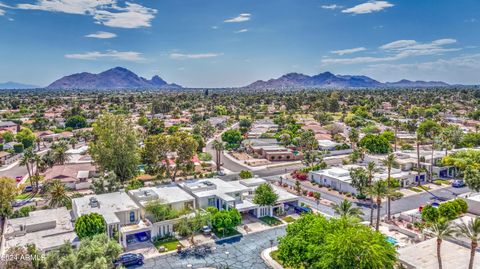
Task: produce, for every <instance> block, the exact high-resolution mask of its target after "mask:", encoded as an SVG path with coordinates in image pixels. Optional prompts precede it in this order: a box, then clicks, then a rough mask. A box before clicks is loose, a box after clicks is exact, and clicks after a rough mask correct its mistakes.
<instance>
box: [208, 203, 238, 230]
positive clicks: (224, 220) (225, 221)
mask: <svg viewBox="0 0 480 269" xmlns="http://www.w3.org/2000/svg"><path fill="white" fill-rule="evenodd" d="M211 221H212V226H213V229H215V230H216V231H218V232H221V233H223V235H225V233H227V234H228V233H229V232H230V231H232V230H233V229H235V227H237V226H238V225H240V223H241V222H242V216H241V215H240V213H239V212H238V210H237V209H235V208H231V209H228V210H219V211H218V212H217V213H215V214H214V215H212V219H211Z"/></svg>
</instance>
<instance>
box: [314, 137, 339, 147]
mask: <svg viewBox="0 0 480 269" xmlns="http://www.w3.org/2000/svg"><path fill="white" fill-rule="evenodd" d="M317 141H318V146H319V147H322V148H328V147H335V146H336V145H341V143H337V142H335V141H332V140H328V139H319V140H317Z"/></svg>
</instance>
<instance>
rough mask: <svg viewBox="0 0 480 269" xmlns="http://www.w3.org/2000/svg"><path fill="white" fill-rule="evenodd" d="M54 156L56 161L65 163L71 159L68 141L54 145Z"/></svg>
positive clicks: (61, 163)
mask: <svg viewBox="0 0 480 269" xmlns="http://www.w3.org/2000/svg"><path fill="white" fill-rule="evenodd" d="M52 149H53V156H54V158H55V163H58V164H60V165H64V164H65V163H66V162H67V161H68V160H69V159H70V154H68V153H67V151H68V144H67V142H66V141H60V142H58V143H56V144H54V145H53V146H52Z"/></svg>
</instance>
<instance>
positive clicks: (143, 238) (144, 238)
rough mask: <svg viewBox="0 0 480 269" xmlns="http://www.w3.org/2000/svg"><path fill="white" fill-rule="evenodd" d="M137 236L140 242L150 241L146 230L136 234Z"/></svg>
mask: <svg viewBox="0 0 480 269" xmlns="http://www.w3.org/2000/svg"><path fill="white" fill-rule="evenodd" d="M135 237H136V238H137V241H138V242H145V241H148V234H147V233H146V232H141V233H138V234H135Z"/></svg>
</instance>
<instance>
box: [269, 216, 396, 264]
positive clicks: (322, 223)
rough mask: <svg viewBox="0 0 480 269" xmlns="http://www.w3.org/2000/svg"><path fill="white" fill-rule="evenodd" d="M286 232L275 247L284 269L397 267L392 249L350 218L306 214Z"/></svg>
mask: <svg viewBox="0 0 480 269" xmlns="http://www.w3.org/2000/svg"><path fill="white" fill-rule="evenodd" d="M286 230H287V232H286V235H285V236H283V237H280V238H279V245H278V257H279V259H280V260H281V261H282V263H283V266H285V267H289V268H325V269H327V268H357V269H392V268H394V265H395V263H396V250H395V247H394V246H393V245H391V244H390V243H388V242H387V241H386V240H385V237H384V236H383V235H382V234H381V233H379V232H376V231H372V230H371V229H370V228H369V227H367V226H364V225H362V224H359V223H358V222H357V221H352V219H351V218H340V219H336V218H331V219H329V220H327V219H326V218H325V217H324V216H322V215H314V214H305V215H302V217H301V218H300V219H298V220H297V221H295V222H294V223H291V224H290V225H288V226H287V228H286Z"/></svg>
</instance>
